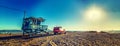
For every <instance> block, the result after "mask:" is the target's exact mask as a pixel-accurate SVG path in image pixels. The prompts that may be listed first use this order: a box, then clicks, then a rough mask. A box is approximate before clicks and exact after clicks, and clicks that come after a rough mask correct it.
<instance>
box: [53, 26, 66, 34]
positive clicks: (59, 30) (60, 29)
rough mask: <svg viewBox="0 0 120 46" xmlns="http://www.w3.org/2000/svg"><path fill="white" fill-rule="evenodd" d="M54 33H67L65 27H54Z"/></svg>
mask: <svg viewBox="0 0 120 46" xmlns="http://www.w3.org/2000/svg"><path fill="white" fill-rule="evenodd" d="M53 32H54V34H55V35H56V34H66V31H65V29H62V27H54V29H53Z"/></svg>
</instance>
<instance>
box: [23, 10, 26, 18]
mask: <svg viewBox="0 0 120 46" xmlns="http://www.w3.org/2000/svg"><path fill="white" fill-rule="evenodd" d="M25 17H26V11H25V10H24V16H23V19H25Z"/></svg>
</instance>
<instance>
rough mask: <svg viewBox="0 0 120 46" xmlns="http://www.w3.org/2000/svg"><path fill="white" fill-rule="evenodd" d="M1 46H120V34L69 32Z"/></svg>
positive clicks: (15, 40)
mask: <svg viewBox="0 0 120 46" xmlns="http://www.w3.org/2000/svg"><path fill="white" fill-rule="evenodd" d="M0 46H120V34H118V33H117V34H110V33H90V32H67V34H62V35H52V36H43V37H37V38H30V39H22V38H15V39H14V38H12V39H4V40H0Z"/></svg>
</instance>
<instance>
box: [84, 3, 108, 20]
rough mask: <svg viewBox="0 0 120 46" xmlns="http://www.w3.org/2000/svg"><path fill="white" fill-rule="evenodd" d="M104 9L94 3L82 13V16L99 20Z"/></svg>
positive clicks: (103, 15)
mask: <svg viewBox="0 0 120 46" xmlns="http://www.w3.org/2000/svg"><path fill="white" fill-rule="evenodd" d="M105 15H106V14H105V11H104V10H103V9H102V8H101V7H99V6H96V5H93V6H90V7H89V8H88V9H87V10H86V11H85V13H84V17H85V19H86V20H89V21H99V20H102V19H103V18H104V17H105Z"/></svg>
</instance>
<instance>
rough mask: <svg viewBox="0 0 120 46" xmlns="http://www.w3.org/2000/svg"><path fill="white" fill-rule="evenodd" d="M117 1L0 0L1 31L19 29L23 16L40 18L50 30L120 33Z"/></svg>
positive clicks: (118, 0) (118, 4)
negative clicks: (117, 31)
mask: <svg viewBox="0 0 120 46" xmlns="http://www.w3.org/2000/svg"><path fill="white" fill-rule="evenodd" d="M119 2H120V0H0V30H9V29H19V30H20V29H21V25H22V19H23V15H24V12H23V11H24V10H25V11H26V15H27V16H26V17H30V16H34V17H43V18H45V19H46V21H45V22H43V23H42V24H43V25H48V28H49V29H52V28H53V27H54V26H62V27H63V28H65V29H66V30H72V31H74V30H75V31H76V30H78V31H79V30H120V24H119V23H120V18H119V17H120V9H119V8H120V3H119Z"/></svg>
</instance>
